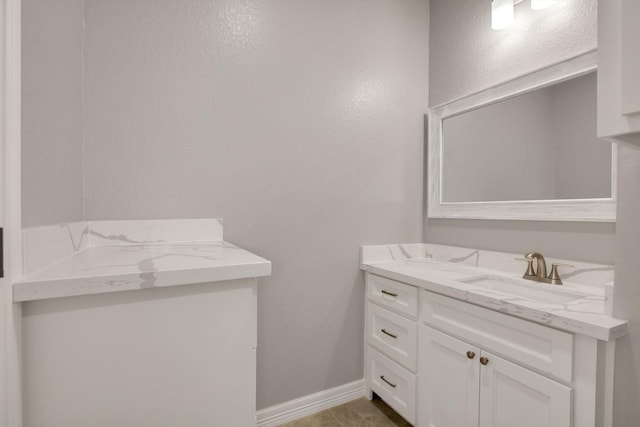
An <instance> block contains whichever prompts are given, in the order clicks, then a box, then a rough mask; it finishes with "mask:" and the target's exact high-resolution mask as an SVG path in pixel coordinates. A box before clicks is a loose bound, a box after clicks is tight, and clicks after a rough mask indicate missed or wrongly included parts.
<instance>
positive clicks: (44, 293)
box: [13, 260, 271, 302]
mask: <svg viewBox="0 0 640 427" xmlns="http://www.w3.org/2000/svg"><path fill="white" fill-rule="evenodd" d="M145 274H152V275H153V284H151V283H150V280H149V277H145V276H144V275H145ZM185 275H186V276H187V277H184V276H185ZM269 275H271V261H268V260H264V261H260V262H249V263H239V264H231V265H224V266H215V267H205V268H194V269H182V270H181V269H176V270H166V271H156V272H152V273H129V274H120V275H113V276H98V277H82V278H62V279H50V280H42V281H28V280H24V281H18V282H15V283H14V284H13V301H14V302H29V301H38V300H45V299H53V298H63V297H70V296H81V295H97V294H105V293H113V292H124V291H132V290H143V289H152V288H164V287H172V286H185V285H191V284H196V283H209V282H211V283H214V282H220V281H226V280H237V279H249V278H258V277H265V276H269ZM141 276H142V277H141ZM145 284H146V286H145Z"/></svg>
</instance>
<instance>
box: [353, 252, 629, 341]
mask: <svg viewBox="0 0 640 427" xmlns="http://www.w3.org/2000/svg"><path fill="white" fill-rule="evenodd" d="M520 257H522V256H520V255H516V254H507V253H500V252H491V251H484V250H474V249H468V248H457V247H451V246H443V245H432V244H423V243H418V244H408V245H380V246H363V247H362V248H361V268H362V269H363V270H366V271H368V272H371V273H373V274H377V275H380V276H384V277H388V278H390V279H394V280H398V281H401V282H405V283H409V284H412V285H414V286H417V287H420V288H423V289H426V290H428V291H432V292H436V293H439V294H442V295H446V296H450V297H452V298H456V299H459V300H462V301H467V302H470V303H473V304H476V305H480V306H483V307H487V308H490V309H493V310H497V311H500V312H503V313H506V314H510V315H513V316H516V317H519V318H522V319H525V320H531V321H534V322H537V323H541V324H544V325H547V326H552V327H554V328H558V329H562V330H564V331H567V332H572V333H579V334H583V335H587V336H590V337H594V338H597V339H600V340H604V341H609V340H612V339H616V338H619V337H621V336H623V335H625V334H626V333H627V327H628V326H627V322H626V321H624V320H621V319H616V318H613V317H611V316H610V315H609V314H607V311H606V309H607V307H608V306H609V305H610V304H609V301H607V299H608V298H610V288H611V286H612V285H611V283H610V282H611V281H612V280H613V267H612V266H606V265H598V264H587V263H575V262H571V261H569V263H570V264H573V265H574V266H575V267H573V268H569V269H568V270H564V271H563V270H560V273H561V277H562V278H563V281H564V285H562V286H559V287H557V288H555V290H557V291H559V292H567V293H576V294H578V295H579V296H580V297H579V298H577V299H576V300H573V301H570V302H568V303H562V304H560V303H548V302H541V301H536V300H534V299H528V298H524V297H518V296H513V295H508V294H505V293H501V292H496V291H492V290H488V289H484V288H481V287H478V286H475V285H473V284H472V283H464V282H462V281H460V280H464V279H467V278H472V277H477V276H481V275H484V274H493V275H501V276H503V277H510V278H519V277H521V276H522V274H523V273H524V271H525V269H526V263H524V262H520V261H515V260H514V258H520ZM551 262H554V263H555V262H561V260H555V259H548V260H547V264H548V265H549V267H550V264H551ZM516 267H517V269H516ZM576 282H577V283H576ZM531 286H533V287H536V286H552V285H548V284H543V283H538V282H531ZM533 289H535V288H533ZM540 289H545V288H540ZM549 289H551V288H549ZM551 290H553V289H551ZM607 290H609V291H608V292H605V291H607Z"/></svg>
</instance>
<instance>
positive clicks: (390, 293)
mask: <svg viewBox="0 0 640 427" xmlns="http://www.w3.org/2000/svg"><path fill="white" fill-rule="evenodd" d="M367 297H368V298H369V300H371V301H375V302H377V303H378V304H380V305H383V306H385V307H388V308H390V309H391V310H395V311H397V312H399V313H402V314H406V315H407V316H410V317H413V318H416V317H418V288H416V287H415V286H411V285H407V284H405V283H400V282H396V281H395V280H391V279H387V278H386V277H381V276H376V275H375V274H371V273H369V274H367Z"/></svg>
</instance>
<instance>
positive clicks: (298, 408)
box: [256, 379, 364, 427]
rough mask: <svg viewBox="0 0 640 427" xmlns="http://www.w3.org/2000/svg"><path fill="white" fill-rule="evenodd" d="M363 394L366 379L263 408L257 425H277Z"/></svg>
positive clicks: (267, 426)
mask: <svg viewBox="0 0 640 427" xmlns="http://www.w3.org/2000/svg"><path fill="white" fill-rule="evenodd" d="M363 396H364V379H362V380H358V381H354V382H352V383H348V384H343V385H341V386H338V387H334V388H331V389H328V390H323V391H320V392H318V393H314V394H310V395H308V396H304V397H300V398H298V399H294V400H290V401H288V402H284V403H281V404H279V405H275V406H272V407H270V408H265V409H261V410H259V411H258V412H257V414H256V415H257V416H256V418H257V425H258V427H275V426H278V425H280V424H284V423H288V422H290V421H295V420H297V419H300V418H303V417H306V416H307V415H313V414H315V413H318V412H320V411H323V410H325V409H329V408H331V407H334V406H338V405H342V404H343V403H347V402H350V401H352V400H355V399H358V398H360V397H363Z"/></svg>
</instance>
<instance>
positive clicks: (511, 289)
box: [459, 275, 586, 304]
mask: <svg viewBox="0 0 640 427" xmlns="http://www.w3.org/2000/svg"><path fill="white" fill-rule="evenodd" d="M459 281H460V282H463V283H467V284H469V285H473V286H477V287H479V288H482V289H486V290H490V291H495V292H499V293H501V294H507V295H513V296H517V297H522V298H526V299H528V300H532V301H541V302H546V303H551V304H564V303H567V302H570V301H575V300H577V299H580V298H583V297H585V296H586V295H582V294H580V293H578V292H570V291H568V290H563V289H558V286H557V285H549V284H546V283H540V282H535V281H531V280H524V279H516V278H511V277H501V276H494V275H484V276H477V277H471V278H466V279H461V280H459Z"/></svg>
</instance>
